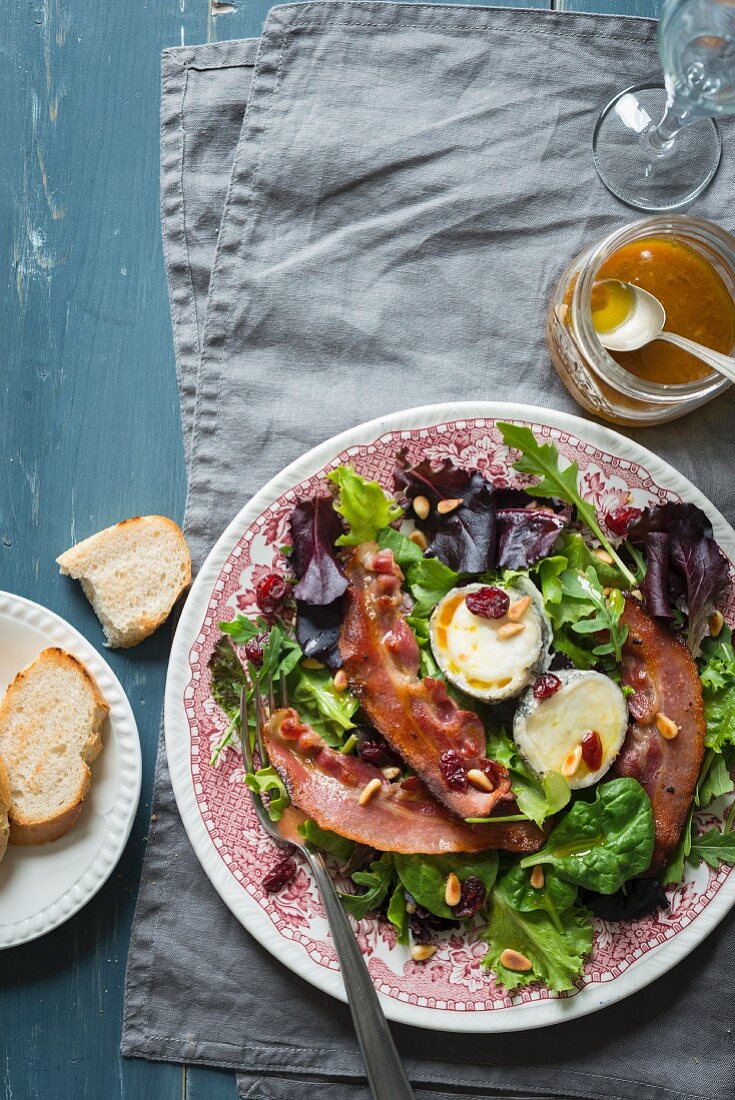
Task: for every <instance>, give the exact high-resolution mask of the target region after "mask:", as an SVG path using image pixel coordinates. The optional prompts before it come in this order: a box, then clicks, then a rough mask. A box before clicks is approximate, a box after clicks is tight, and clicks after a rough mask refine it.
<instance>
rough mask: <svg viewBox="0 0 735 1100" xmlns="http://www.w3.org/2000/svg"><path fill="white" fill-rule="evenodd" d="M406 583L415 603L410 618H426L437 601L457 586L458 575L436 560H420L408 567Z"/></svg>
mask: <svg viewBox="0 0 735 1100" xmlns="http://www.w3.org/2000/svg"><path fill="white" fill-rule="evenodd" d="M406 581H407V582H408V587H409V590H410V592H411V595H412V596H413V598H414V600H415V601H416V602H415V604H414V606H413V609H412V611H411V616H412V618H427V617H428V616H429V615H430V614H431V612H432V611H433V610H434V608H435V607H436V605H437V604H438V603H439V600H441V599H442V598H443V597H444V596H446V594H447V592H450V591H451V589H452V588H455V587H456V586H457V582H458V581H459V574H457V573H455V572H454V570H453V569H450V568H449V567H448V566H447V565H445V564H444V562H441V561H439V559H438V558H422V560H421V561H417V562H414V564H413V565H410V566H409V567H408V572H407V574H406Z"/></svg>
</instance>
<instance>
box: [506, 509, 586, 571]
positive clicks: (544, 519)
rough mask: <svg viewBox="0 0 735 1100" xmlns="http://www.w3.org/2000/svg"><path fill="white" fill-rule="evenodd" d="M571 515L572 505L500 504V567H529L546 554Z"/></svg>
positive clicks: (549, 551)
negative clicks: (548, 508)
mask: <svg viewBox="0 0 735 1100" xmlns="http://www.w3.org/2000/svg"><path fill="white" fill-rule="evenodd" d="M571 518H572V510H571V508H567V509H565V510H564V511H562V512H548V511H546V510H544V509H541V508H499V509H498V517H497V519H498V544H497V568H498V569H528V568H529V566H531V565H533V564H534V563H535V562H537V561H538V560H539V559H540V558H545V557H547V556H548V555H549V554H550V553H551V550H552V547H553V545H554V543H555V542H556V540H557V538H558V537H559V535H560V534H561V532H562V531H563V530H564V528H565V527H566V526H567V524H568V523H569V521H570V519H571Z"/></svg>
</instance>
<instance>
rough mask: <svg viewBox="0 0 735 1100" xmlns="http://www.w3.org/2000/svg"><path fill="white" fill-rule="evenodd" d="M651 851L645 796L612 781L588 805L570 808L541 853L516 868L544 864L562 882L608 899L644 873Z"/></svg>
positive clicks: (629, 782)
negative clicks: (552, 869) (602, 895)
mask: <svg viewBox="0 0 735 1100" xmlns="http://www.w3.org/2000/svg"><path fill="white" fill-rule="evenodd" d="M653 845H654V823H653V810H652V809H651V802H650V799H649V797H648V795H647V794H646V792H645V791H644V789H643V787H642V786H641V785H640V783H638V781H637V780H635V779H613V780H612V781H611V782H610V783H602V784H600V786H599V787H598V788H597V792H596V797H595V799H594V801H593V802H583V801H577V802H575V803H574V805H573V806H572V808H571V809H570V810H569V811H568V812H567V813H566V814H565V815H564V817H563V818H562V820H561V821H560V823H559V824H558V825H557V827H556V828H555V829H554V831H553V832H552V833H551V835H550V837H549V838H548V840H547V842H546V844H545V845H544V847H543V848H542V849H541V851H540V852H536V853H535V854H534V855H531V856H526V858H525V859H522V860H521V864H520V865H521V867H533V866H535V865H536V864H537V863H542V864H547V863H550V864H552V866H554V867H555V868H556V871H557V873H558V874H559V876H560V877H561V878H563V879H566V881H567V882H574V883H576V884H577V885H578V886H584V887H586V888H587V889H588V890H595V891H597V893H599V894H613V893H615V891H616V890H618V889H619V888H620V887H621V886H622V885H623V883H624V882H625V881H626V880H627V879H629V878H633V877H634V876H635V875H639V874H641V872H642V871H645V870H646V868H647V867H648V865H649V864H650V862H651V857H652V855H653Z"/></svg>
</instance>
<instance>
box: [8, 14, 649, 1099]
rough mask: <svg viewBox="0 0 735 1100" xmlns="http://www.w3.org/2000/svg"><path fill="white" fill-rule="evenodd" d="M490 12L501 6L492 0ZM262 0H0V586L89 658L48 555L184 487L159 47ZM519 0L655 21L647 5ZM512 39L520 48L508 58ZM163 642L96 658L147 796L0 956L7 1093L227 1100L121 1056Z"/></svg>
mask: <svg viewBox="0 0 735 1100" xmlns="http://www.w3.org/2000/svg"><path fill="white" fill-rule="evenodd" d="M496 2H498V0H496ZM269 6H270V5H269V3H268V0H233V3H227V4H225V3H217V2H215V0H115V2H113V3H109V2H107V0H101V2H98V3H94V2H91V3H90V0H5V3H4V5H3V20H2V27H3V29H2V32H1V34H0V57H1V58H2V65H1V66H0V133H2V135H3V156H2V160H3V167H2V171H1V174H0V211H1V213H0V218H1V219H2V222H1V224H2V232H1V233H0V256H2V278H3V294H2V300H1V301H0V333H2V351H1V352H0V363H1V364H2V366H1V367H0V369H1V370H2V389H1V391H0V425H2V432H3V440H2V450H3V461H2V463H1V464H0V588H4V589H8V590H10V591H13V592H17V593H19V594H20V595H23V596H28V597H30V598H31V599H34V600H37V601H38V602H40V603H43V604H46V605H47V606H48V607H50V608H52V609H53V610H54V611H56V612H58V613H59V614H60V615H62V616H64V617H65V618H67V619H68V620H69V621H70V622H72V623H73V624H74V625H75V626H77V627H78V628H79V629H80V630H81V631H82V632H83V633H84V634H85V635H86V636H87V637H88V638H89V639H90V640H91V641H92V642H93V643H94V644H96V645H98V646H99V647H100V648H101V639H102V634H101V630H100V628H99V625H98V623H97V620H96V619H95V617H94V615H93V613H92V611H91V609H90V607H89V605H88V604H87V602H86V600H85V599H84V597H83V596H82V594H81V589H80V588H79V587H78V586H77V585H75V584H72V583H70V582H69V581H68V580H64V579H62V578H60V577H59V576H58V572H57V569H56V566H55V565H54V559H55V557H56V555H57V554H59V553H60V552H61V551H62V550H64V549H66V547H67V546H69V545H71V543H73V542H74V541H77V540H78V539H80V538H84V537H86V536H87V535H89V534H91V533H92V532H94V531H96V530H98V529H99V528H100V527H104V526H107V525H108V524H110V523H113V522H115V521H117V520H119V519H123V518H125V517H127V516H130V515H134V514H136V513H146V512H160V513H163V514H166V515H170V516H172V517H173V518H175V519H178V520H179V521H180V520H181V518H182V515H183V508H184V494H185V473H184V460H183V452H182V442H181V427H180V422H179V408H178V396H177V391H176V378H175V371H174V357H173V347H172V342H171V330H170V324H169V317H168V304H167V300H166V286H165V278H164V269H163V260H162V255H161V245H160V232H159V213H158V104H159V88H158V81H159V54H160V51H161V49H162V48H164V47H166V46H170V45H177V44H184V43H185V44H191V43H198V42H204V41H213V40H216V39H224V38H239V37H251V36H254V35H257V34H259V32H260V29H261V27H262V24H263V21H264V18H265V15H266V12H267V10H268V7H269ZM523 6H524V7H530V6H533V7H544V8H545V7H549V6H550V7H552V8H562V7H567V8H573V7H574V8H580V9H583V10H587V11H612V10H615V11H617V12H626V13H628V14H632V15H656V14H658V9H659V0H566V2H565V0H526V3H525V4H524V5H523ZM522 49H523V44H522V43H521V42H519V50H522ZM169 643H170V633H169V632H168V631H167V629H166V628H164V629H162V630H161V631H159V633H158V634H157V635H155V636H154V637H153V638H151V639H149V640H148V641H147V642H145V643H144V644H143V645H141V646H139V647H138V648H137V649H134V650H132V651H130V652H128V653H121V652H115V651H112V653H107V654H106V656H107V657H108V659H109V661H110V663H111V664H112V667H113V668H114V670H115V672H116V673H117V675H118V676H119V678H120V680H121V681H122V683H123V686H124V687H125V690H126V691H127V693H128V696H129V698H130V702H131V703H132V706H133V709H134V711H135V714H136V718H137V721H138V728H139V730H140V737H141V742H142V748H143V767H144V776H143V794H142V799H141V804H140V809H139V812H138V815H137V818H136V822H135V826H134V828H133V833H132V837H131V839H130V842H129V844H128V846H127V849H126V851H125V854H124V856H123V858H122V860H121V862H120V864H119V866H118V867H117V869H116V871H115V872H114V874H113V875H112V877H111V879H110V880H109V882H108V883H107V884H106V886H105V887H104V888H103V889H102V891H101V892H100V893H99V894H98V896H97V897H96V898H95V899H94V900H93V901H92V902H91V903H90V904H89V905H88V906H87V907H86V909H84V910H83V911H82V912H81V913H80V914H78V915H77V916H76V917H75V918H74V919H73V920H71V921H69V922H68V923H67V924H65V925H63V926H62V927H61V928H58V929H57V930H56V931H55V932H53V933H51V934H50V935H48V936H46V937H45V938H44V939H41V940H39V941H36V942H35V943H31V944H27V945H25V946H23V947H19V948H15V949H13V950H10V951H5V952H3V953H0V985H1V987H2V988H1V989H0V1074H1V1075H2V1080H3V1085H4V1090H3V1093H2V1096H3V1098H4V1100H35V1098H39V1100H40V1098H43V1100H46V1098H48V1097H51V1096H55V1097H59V1098H60V1100H70V1098H77V1097H83V1098H85V1100H97V1098H103V1097H104V1098H105V1100H118V1098H123V1097H124V1098H128V1100H181V1098H182V1097H184V1098H188V1100H204V1098H207V1100H223V1098H228V1100H234V1097H235V1095H236V1090H235V1081H234V1077H233V1076H232V1074H230V1073H221V1072H217V1071H214V1070H203V1069H187V1068H186V1067H183V1068H182V1067H179V1066H173V1065H159V1064H154V1063H145V1062H141V1061H137V1060H123V1059H122V1058H121V1057H120V1055H119V1052H118V1044H119V1039H120V1027H121V1017H122V996H123V979H124V971H125V960H126V955H127V948H128V940H129V935H130V925H131V921H132V917H133V907H134V903H135V894H136V890H137V884H138V878H139V874H140V867H141V861H142V857H143V849H144V846H145V839H146V833H147V829H148V822H149V815H150V795H151V787H152V780H153V766H154V761H155V756H156V745H157V741H158V724H159V714H160V708H161V702H162V698H163V686H164V678H165V669H166V658H167V653H168V648H169Z"/></svg>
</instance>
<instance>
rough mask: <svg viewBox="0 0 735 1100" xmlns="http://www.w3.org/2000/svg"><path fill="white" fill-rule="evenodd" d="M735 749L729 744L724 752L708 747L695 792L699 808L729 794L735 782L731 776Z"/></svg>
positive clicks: (696, 803)
mask: <svg viewBox="0 0 735 1100" xmlns="http://www.w3.org/2000/svg"><path fill="white" fill-rule="evenodd" d="M734 753H735V750H734V749H733V748H732V746H728V747H727V748H726V749H724V750H723V752H721V753H720V752H715V751H714V750H713V749H708V750H707V753H706V755H705V758H704V760H703V761H702V771H701V773H700V776H699V782H698V783H697V789H696V792H695V799H694V801H695V805H696V806H697V807H698V808H699V809H703V808H704V807H705V806H709V804H710V802H712V801H714V799H715V798H719V797H720V796H721V795H723V794H729V793H730V791H731V790H732V789H733V787H734V786H735V784H733V781H732V778H731V776H730V771H729V769H730V767H731V766H732V762H733V754H734Z"/></svg>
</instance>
